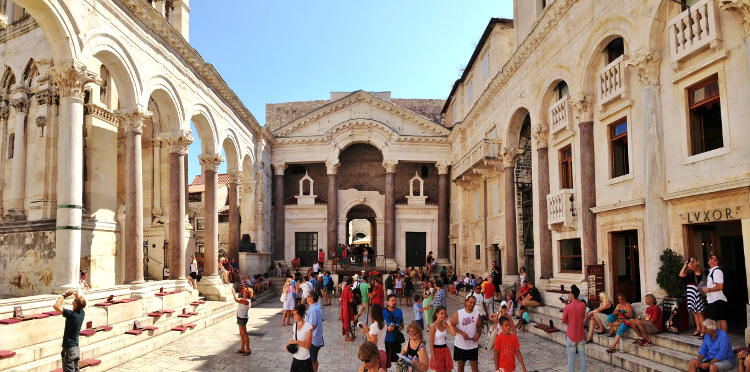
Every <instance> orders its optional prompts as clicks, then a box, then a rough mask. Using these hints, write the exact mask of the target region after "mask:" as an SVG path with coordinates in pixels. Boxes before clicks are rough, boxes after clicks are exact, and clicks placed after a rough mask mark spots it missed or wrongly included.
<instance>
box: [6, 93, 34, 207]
mask: <svg viewBox="0 0 750 372" xmlns="http://www.w3.org/2000/svg"><path fill="white" fill-rule="evenodd" d="M10 106H11V107H12V108H13V111H14V112H15V116H14V117H13V121H14V126H15V137H14V140H13V171H12V173H11V178H10V195H11V199H10V200H9V202H8V204H9V205H8V207H9V209H8V214H7V217H8V219H9V220H11V221H23V220H25V219H26V212H25V205H24V202H25V199H26V195H25V194H26V117H27V116H28V113H29V100H28V98H27V96H26V92H25V91H16V92H14V93H13V99H12V100H11V101H10Z"/></svg>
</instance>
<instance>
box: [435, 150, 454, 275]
mask: <svg viewBox="0 0 750 372" xmlns="http://www.w3.org/2000/svg"><path fill="white" fill-rule="evenodd" d="M436 167H437V169H438V242H437V243H438V244H437V258H438V259H439V260H450V248H449V247H448V234H449V230H450V209H449V208H450V207H449V206H450V198H451V196H450V195H451V194H450V180H449V179H448V177H449V174H448V169H449V167H450V163H447V162H446V163H437V164H436Z"/></svg>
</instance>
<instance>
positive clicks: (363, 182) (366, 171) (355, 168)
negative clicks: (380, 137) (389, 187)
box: [336, 143, 385, 194]
mask: <svg viewBox="0 0 750 372" xmlns="http://www.w3.org/2000/svg"><path fill="white" fill-rule="evenodd" d="M339 163H340V166H339V170H338V176H337V177H336V181H337V183H338V187H337V189H338V190H348V189H355V190H358V191H377V192H380V193H381V194H383V193H385V170H384V169H383V154H382V153H381V152H380V150H378V148H377V147H375V146H373V145H370V144H366V143H355V144H353V145H351V146H349V147H347V148H346V149H344V150H343V151H341V154H340V155H339Z"/></svg>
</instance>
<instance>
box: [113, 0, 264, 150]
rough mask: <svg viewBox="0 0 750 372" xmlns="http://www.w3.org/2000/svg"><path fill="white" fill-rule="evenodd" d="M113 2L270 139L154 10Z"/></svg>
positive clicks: (131, 1) (137, 0) (133, 1)
mask: <svg viewBox="0 0 750 372" xmlns="http://www.w3.org/2000/svg"><path fill="white" fill-rule="evenodd" d="M114 1H115V2H119V3H120V4H121V5H122V8H124V9H126V10H127V11H128V12H130V13H131V14H132V16H133V17H135V18H137V19H138V20H139V21H140V22H137V23H138V24H139V25H140V26H141V27H143V28H145V29H146V30H147V31H151V32H153V34H154V35H155V36H157V37H158V38H160V39H161V41H162V42H163V44H165V45H166V46H167V47H168V49H170V50H171V51H172V52H173V53H174V54H175V55H176V56H177V57H179V58H180V59H182V60H183V61H184V62H185V63H186V64H187V65H188V66H190V67H191V68H192V70H193V71H195V73H196V74H197V75H198V77H199V78H200V79H201V80H203V81H204V82H205V83H206V84H207V85H208V87H209V88H210V89H211V90H212V91H213V92H214V93H216V95H217V96H218V97H219V98H220V99H221V100H222V101H224V102H225V103H226V104H227V105H228V106H229V107H230V108H231V109H232V111H234V113H235V114H236V115H237V117H239V119H240V120H241V121H242V122H243V124H245V126H246V127H247V128H248V129H249V130H250V131H251V132H252V133H253V135H255V136H256V137H264V138H266V139H267V140H269V141H271V140H272V138H273V137H267V136H268V134H267V132H265V131H263V127H261V126H260V124H258V121H257V120H255V117H254V116H253V114H252V113H251V112H250V111H249V110H248V109H247V108H246V107H245V105H244V104H243V103H242V101H240V99H239V97H237V95H236V94H235V93H234V91H233V90H232V89H231V88H229V86H228V85H227V83H226V82H225V81H224V79H223V78H222V77H221V75H220V74H219V73H218V72H217V71H216V69H215V68H214V67H213V65H211V64H210V63H206V61H205V60H203V57H201V55H200V54H199V53H198V52H197V51H196V50H195V49H193V47H192V46H191V45H190V43H188V41H187V40H185V38H184V37H183V36H182V35H181V34H180V32H179V31H177V29H175V28H174V27H172V25H170V24H169V22H168V21H167V20H166V19H164V17H162V16H161V14H159V13H158V12H157V11H156V9H154V8H153V7H151V6H149V5H148V3H147V2H145V1H142V0H114Z"/></svg>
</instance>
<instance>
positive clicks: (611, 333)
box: [607, 332, 615, 337]
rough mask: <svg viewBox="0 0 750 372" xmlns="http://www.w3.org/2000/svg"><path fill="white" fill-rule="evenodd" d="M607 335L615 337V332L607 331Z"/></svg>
mask: <svg viewBox="0 0 750 372" xmlns="http://www.w3.org/2000/svg"><path fill="white" fill-rule="evenodd" d="M607 337H615V333H614V332H609V334H608V335H607Z"/></svg>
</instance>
